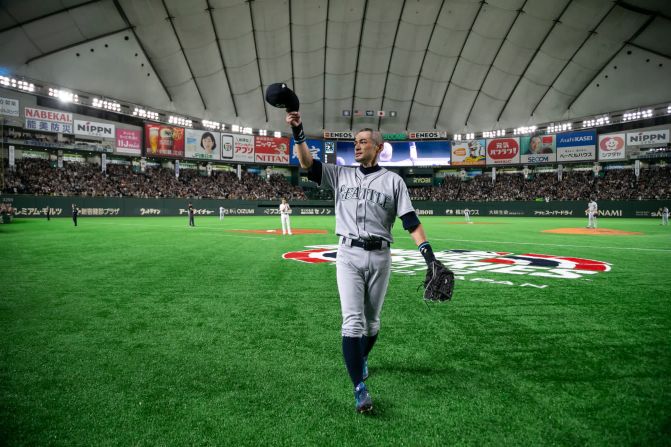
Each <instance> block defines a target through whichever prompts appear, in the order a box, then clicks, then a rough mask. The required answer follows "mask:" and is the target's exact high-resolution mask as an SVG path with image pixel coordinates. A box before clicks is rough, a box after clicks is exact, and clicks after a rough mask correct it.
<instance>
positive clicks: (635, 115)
mask: <svg viewBox="0 0 671 447" xmlns="http://www.w3.org/2000/svg"><path fill="white" fill-rule="evenodd" d="M652 116H653V111H652V109H646V110H643V111H641V110H638V111H636V112H627V113H625V114H624V115H622V122H623V123H626V122H627V121H637V120H640V119H646V118H652Z"/></svg>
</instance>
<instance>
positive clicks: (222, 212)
mask: <svg viewBox="0 0 671 447" xmlns="http://www.w3.org/2000/svg"><path fill="white" fill-rule="evenodd" d="M219 220H224V207H223V206H220V207H219Z"/></svg>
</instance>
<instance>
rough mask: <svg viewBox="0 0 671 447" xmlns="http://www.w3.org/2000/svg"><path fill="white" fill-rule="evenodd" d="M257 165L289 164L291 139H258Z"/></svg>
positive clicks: (256, 144) (256, 145)
mask: <svg viewBox="0 0 671 447" xmlns="http://www.w3.org/2000/svg"><path fill="white" fill-rule="evenodd" d="M254 151H255V160H254V161H256V162H257V163H272V164H285V165H286V164H289V139H288V138H275V137H256V139H255V141H254Z"/></svg>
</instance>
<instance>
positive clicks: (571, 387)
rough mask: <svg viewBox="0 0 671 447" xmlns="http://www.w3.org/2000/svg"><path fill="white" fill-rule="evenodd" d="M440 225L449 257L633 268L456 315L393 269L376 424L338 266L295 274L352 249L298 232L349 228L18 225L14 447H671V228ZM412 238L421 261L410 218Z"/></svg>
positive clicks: (10, 309) (12, 237) (638, 224)
mask: <svg viewBox="0 0 671 447" xmlns="http://www.w3.org/2000/svg"><path fill="white" fill-rule="evenodd" d="M476 219H477V217H476ZM483 219H484V218H483ZM421 220H422V222H423V224H424V225H425V227H426V230H427V233H428V235H429V238H430V240H432V241H433V245H434V248H436V249H437V250H447V249H452V248H461V249H472V250H476V249H477V250H501V251H504V250H505V251H512V252H516V249H519V247H523V250H524V251H522V252H517V253H530V252H531V253H533V252H536V253H539V252H540V253H543V252H547V251H548V250H549V251H550V254H554V255H558V256H577V257H585V258H590V259H597V260H601V261H606V262H609V263H611V264H612V266H613V267H612V270H611V272H607V273H599V274H596V275H591V276H589V277H585V278H584V279H588V281H587V280H584V279H583V280H561V279H547V280H546V282H547V284H548V285H549V287H548V288H546V289H542V290H540V289H527V288H520V287H510V286H504V285H501V284H492V283H486V282H471V281H459V282H457V293H456V295H455V299H454V301H453V302H451V303H447V304H446V305H441V306H426V305H425V304H424V303H423V302H422V301H421V299H420V292H418V291H417V290H416V288H417V285H418V284H419V283H420V282H421V279H422V277H421V275H419V276H405V275H392V278H391V281H390V287H389V291H388V295H387V302H386V304H385V308H384V310H383V313H382V330H381V333H380V341H379V344H378V346H376V348H375V350H374V351H373V354H372V355H371V359H370V368H371V378H370V379H369V386H370V389H371V392H372V394H373V397H374V399H375V406H376V410H375V412H374V414H372V415H371V416H369V417H361V416H360V415H356V414H355V413H354V411H353V398H352V395H351V389H350V388H351V385H350V384H349V383H348V382H349V380H348V379H347V375H346V372H345V368H344V365H343V362H342V354H341V353H340V335H339V327H340V309H339V301H338V293H337V287H336V283H335V268H334V267H333V265H331V264H318V265H308V264H304V263H298V262H294V261H289V260H284V259H282V254H283V253H285V252H287V251H296V250H302V249H303V248H304V247H305V246H307V245H331V244H334V243H336V238H335V235H334V234H332V232H333V229H334V226H335V225H334V220H333V218H328V217H307V216H293V217H292V227H293V228H315V229H324V230H327V231H329V232H330V234H315V235H294V236H291V237H282V236H270V237H264V236H263V235H252V234H239V233H235V232H228V231H226V230H229V229H277V228H279V227H280V222H279V218H277V217H258V218H257V217H232V216H227V217H226V218H225V220H224V221H223V222H219V221H218V217H209V218H207V217H198V216H197V217H196V225H197V226H196V227H195V228H188V226H187V219H186V217H184V218H169V217H168V218H163V217H161V218H154V217H152V218H95V219H91V218H81V219H80V226H79V227H78V228H74V227H73V226H72V223H71V221H70V220H69V219H53V220H52V221H51V222H47V221H45V220H18V221H17V222H15V223H14V224H12V225H6V226H0V244H1V247H2V248H1V249H0V251H2V253H3V256H2V257H1V258H0V271H1V272H3V273H2V274H3V281H2V283H3V292H2V294H1V297H0V327H2V341H1V342H0V436H1V437H2V439H3V443H5V444H8V445H44V444H49V445H185V444H198V445H259V444H264V445H355V446H360V445H497V446H498V445H608V446H611V445H667V444H668V439H669V435H670V433H669V431H670V427H669V414H671V384H670V383H669V380H668V377H669V376H670V373H671V318H670V317H671V298H670V296H669V295H670V294H669V293H668V290H669V286H670V285H671V284H670V283H669V282H670V281H669V279H668V272H667V270H668V265H669V261H670V260H671V259H670V258H669V256H668V252H669V251H671V237H670V234H669V232H668V228H664V227H660V226H658V225H657V224H658V222H656V221H654V222H653V221H652V220H645V219H644V220H634V219H601V220H600V222H599V223H600V226H602V227H604V228H605V227H611V226H612V227H613V228H617V229H622V230H626V231H642V232H644V233H645V234H644V235H642V236H636V237H634V236H631V237H627V236H620V237H612V236H599V237H594V238H589V237H588V236H563V235H547V234H542V233H540V231H542V230H543V229H547V228H558V227H568V226H576V227H579V226H584V224H585V220H584V219H552V218H539V219H523V218H522V219H520V218H490V219H489V220H490V221H492V222H498V223H501V225H482V226H476V225H471V226H467V225H448V226H446V225H445V223H446V222H456V221H458V219H456V218H437V217H422V219H421ZM394 236H395V238H396V239H397V244H395V247H399V248H408V249H409V248H413V245H414V244H413V243H412V241H411V240H409V239H408V237H407V233H405V232H403V231H402V228H401V227H400V223H399V224H397V225H396V227H395V229H394ZM588 238H589V239H588ZM447 239H451V240H447ZM586 240H589V242H588V244H587V245H589V246H586V245H582V244H583V241H586ZM578 241H579V242H578ZM550 244H552V245H550ZM632 248H634V249H636V250H632ZM479 275H480V276H483V277H487V278H493V279H496V280H511V281H513V282H520V281H529V280H530V278H529V277H521V276H514V275H504V274H491V275H489V274H487V273H485V272H482V273H481V274H479ZM472 276H473V275H467V276H466V279H469V278H470V277H472Z"/></svg>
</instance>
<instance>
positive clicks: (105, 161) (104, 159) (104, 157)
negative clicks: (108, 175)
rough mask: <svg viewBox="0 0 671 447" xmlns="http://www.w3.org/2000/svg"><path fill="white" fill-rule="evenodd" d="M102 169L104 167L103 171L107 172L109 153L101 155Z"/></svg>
mask: <svg viewBox="0 0 671 447" xmlns="http://www.w3.org/2000/svg"><path fill="white" fill-rule="evenodd" d="M100 169H102V172H107V154H102V155H101V156H100Z"/></svg>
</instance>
